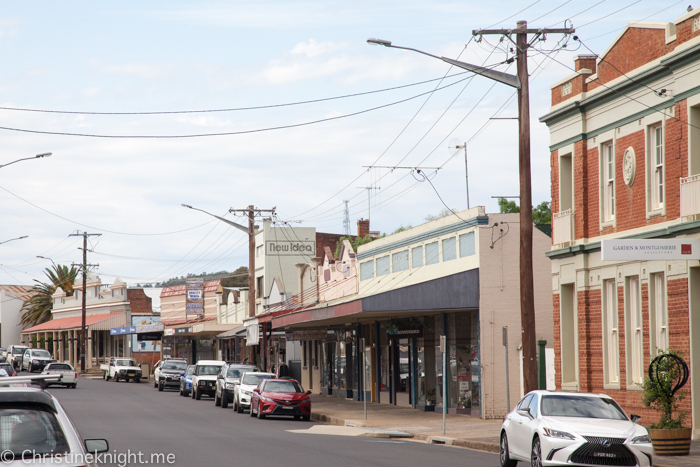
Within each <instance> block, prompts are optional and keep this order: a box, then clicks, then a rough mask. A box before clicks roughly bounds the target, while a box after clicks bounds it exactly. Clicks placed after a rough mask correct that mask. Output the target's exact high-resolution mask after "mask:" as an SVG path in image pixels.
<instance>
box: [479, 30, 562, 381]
mask: <svg viewBox="0 0 700 467" xmlns="http://www.w3.org/2000/svg"><path fill="white" fill-rule="evenodd" d="M573 32H574V29H573V28H563V29H547V28H545V29H528V28H527V21H518V23H517V28H516V29H512V30H511V29H482V30H475V31H472V34H473V35H475V36H481V35H492V34H498V35H505V36H506V37H507V38H508V39H510V36H511V35H512V34H515V37H516V41H515V47H516V60H517V66H518V80H519V81H520V86H519V88H518V121H519V145H518V146H519V151H518V152H519V170H520V319H521V323H522V343H523V379H524V384H525V388H524V390H525V393H526V394H527V393H528V392H530V391H533V390H535V389H538V379H537V336H536V333H537V331H536V328H535V294H534V283H533V270H532V179H531V172H530V94H529V80H528V74H527V49H528V47H529V46H530V45H529V44H528V40H527V35H528V34H535V35H536V36H535V40H536V39H537V38H538V37H539V36H543V35H545V34H571V33H573ZM511 41H512V40H511ZM543 357H544V356H543Z"/></svg>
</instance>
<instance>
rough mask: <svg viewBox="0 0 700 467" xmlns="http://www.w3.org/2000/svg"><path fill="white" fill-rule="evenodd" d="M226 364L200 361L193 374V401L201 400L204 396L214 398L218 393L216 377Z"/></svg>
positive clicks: (219, 361) (217, 361) (218, 361)
mask: <svg viewBox="0 0 700 467" xmlns="http://www.w3.org/2000/svg"><path fill="white" fill-rule="evenodd" d="M225 364H226V362H223V361H221V360H200V361H198V362H197V365H196V366H195V369H194V373H193V374H192V399H195V400H200V399H201V398H202V395H205V394H206V395H207V396H211V397H214V393H215V392H216V375H218V374H219V371H221V367H222V366H224V365H225Z"/></svg>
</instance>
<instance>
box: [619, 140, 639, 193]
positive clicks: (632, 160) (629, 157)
mask: <svg viewBox="0 0 700 467" xmlns="http://www.w3.org/2000/svg"><path fill="white" fill-rule="evenodd" d="M636 168H637V157H636V156H635V154H634V149H633V148H632V147H629V148H627V149H626V150H625V155H624V156H622V178H623V179H624V181H625V185H627V186H629V187H631V186H632V184H633V183H634V172H635V169H636Z"/></svg>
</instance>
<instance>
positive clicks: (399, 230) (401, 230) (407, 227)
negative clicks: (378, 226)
mask: <svg viewBox="0 0 700 467" xmlns="http://www.w3.org/2000/svg"><path fill="white" fill-rule="evenodd" d="M412 228H413V226H412V225H407V226H405V227H404V226H403V224H402V225H401V226H400V227H399V228H398V229H396V230H394V231H393V232H391V234H390V235H394V234H395V233H399V232H403V231H404V230H408V229H412Z"/></svg>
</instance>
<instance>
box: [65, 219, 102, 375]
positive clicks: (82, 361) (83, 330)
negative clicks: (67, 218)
mask: <svg viewBox="0 0 700 467" xmlns="http://www.w3.org/2000/svg"><path fill="white" fill-rule="evenodd" d="M100 235H102V234H89V233H87V232H83V233H74V234H70V235H69V236H70V237H80V236H82V237H83V248H82V250H83V264H82V265H79V266H80V269H81V270H82V271H83V290H82V291H81V294H82V296H81V297H80V298H81V301H82V324H81V330H80V373H85V351H86V349H87V326H86V324H85V321H86V312H85V306H86V297H87V268H88V267H97V266H99V264H88V263H87V239H88V237H91V236H100ZM71 266H75V264H72V265H71Z"/></svg>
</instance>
